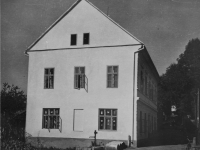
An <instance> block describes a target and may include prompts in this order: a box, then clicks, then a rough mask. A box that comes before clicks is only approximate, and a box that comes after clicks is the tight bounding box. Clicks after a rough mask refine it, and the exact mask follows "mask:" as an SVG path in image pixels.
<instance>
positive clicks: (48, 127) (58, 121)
mask: <svg viewBox="0 0 200 150" xmlns="http://www.w3.org/2000/svg"><path fill="white" fill-rule="evenodd" d="M45 109H47V110H48V112H47V113H48V114H47V115H45V114H44V111H45ZM51 109H53V110H54V112H55V110H56V109H58V111H59V114H58V115H56V114H55V113H54V114H53V115H51V114H50V111H51ZM44 116H47V117H48V122H47V127H45V124H44V121H45V120H44ZM50 116H53V117H54V116H55V117H56V118H57V121H56V123H58V125H56V126H57V127H56V128H51V121H49V120H51V119H49V117H50ZM60 125H61V122H60V108H43V109H42V129H48V130H50V129H59V128H60Z"/></svg>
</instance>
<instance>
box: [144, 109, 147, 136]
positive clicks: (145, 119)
mask: <svg viewBox="0 0 200 150" xmlns="http://www.w3.org/2000/svg"><path fill="white" fill-rule="evenodd" d="M144 133H145V134H146V133H147V116H146V113H145V114H144Z"/></svg>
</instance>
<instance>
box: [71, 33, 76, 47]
mask: <svg viewBox="0 0 200 150" xmlns="http://www.w3.org/2000/svg"><path fill="white" fill-rule="evenodd" d="M76 41H77V35H76V34H71V45H76V43H77V42H76Z"/></svg>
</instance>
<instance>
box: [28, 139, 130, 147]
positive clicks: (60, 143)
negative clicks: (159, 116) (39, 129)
mask: <svg viewBox="0 0 200 150" xmlns="http://www.w3.org/2000/svg"><path fill="white" fill-rule="evenodd" d="M111 141H122V142H124V143H125V144H126V145H127V140H105V139H97V144H98V145H101V146H105V145H106V144H107V143H109V142H111ZM28 142H29V143H31V145H33V146H36V147H39V145H40V144H41V145H42V146H44V147H56V148H63V149H64V148H74V147H76V148H87V147H91V146H92V142H94V139H79V138H56V137H31V138H29V139H28Z"/></svg>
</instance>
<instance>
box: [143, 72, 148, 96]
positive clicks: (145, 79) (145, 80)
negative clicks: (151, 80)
mask: <svg viewBox="0 0 200 150" xmlns="http://www.w3.org/2000/svg"><path fill="white" fill-rule="evenodd" d="M147 76H148V75H147V72H146V71H145V78H144V82H145V95H146V96H147V87H148V85H147Z"/></svg>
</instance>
